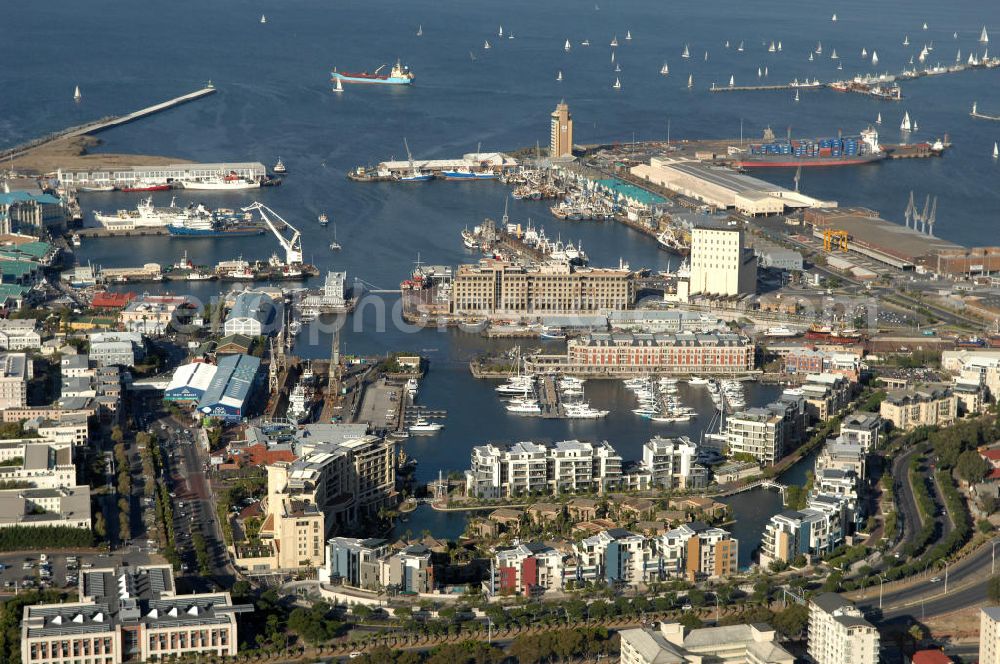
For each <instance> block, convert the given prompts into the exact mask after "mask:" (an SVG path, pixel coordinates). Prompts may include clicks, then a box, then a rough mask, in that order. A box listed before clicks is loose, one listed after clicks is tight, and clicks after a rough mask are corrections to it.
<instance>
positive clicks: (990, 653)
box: [979, 606, 1000, 664]
mask: <svg viewBox="0 0 1000 664" xmlns="http://www.w3.org/2000/svg"><path fill="white" fill-rule="evenodd" d="M979 664H1000V607H997V606H984V607H983V608H982V609H980V610H979Z"/></svg>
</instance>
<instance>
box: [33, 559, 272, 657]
mask: <svg viewBox="0 0 1000 664" xmlns="http://www.w3.org/2000/svg"><path fill="white" fill-rule="evenodd" d="M249 611H253V607H252V606H243V605H234V604H233V603H232V598H231V596H230V594H229V593H228V592H218V593H199V594H192V595H180V594H177V589H176V588H175V587H174V578H173V571H172V569H171V568H170V566H169V565H139V566H133V567H121V568H118V569H117V570H116V569H113V568H107V569H91V570H83V571H82V572H81V573H80V580H79V597H78V598H77V601H75V602H62V603H58V604H35V605H28V606H25V607H24V610H23V620H22V622H21V661H22V662H24V664H71V663H72V664H122V663H123V662H148V661H153V660H157V661H163V660H168V659H171V658H174V657H195V656H200V655H204V656H205V657H207V658H211V657H216V656H220V657H221V656H228V657H233V656H235V655H236V654H237V647H238V643H239V641H238V638H237V636H238V635H237V620H236V614H237V613H244V612H249Z"/></svg>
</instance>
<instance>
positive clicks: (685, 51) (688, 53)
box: [681, 44, 691, 58]
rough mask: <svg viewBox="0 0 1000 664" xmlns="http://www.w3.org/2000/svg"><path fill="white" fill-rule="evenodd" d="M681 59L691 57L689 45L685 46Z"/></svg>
mask: <svg viewBox="0 0 1000 664" xmlns="http://www.w3.org/2000/svg"><path fill="white" fill-rule="evenodd" d="M681 57H682V58H690V57H691V51H689V50H688V46H687V44H684V52H683V53H681Z"/></svg>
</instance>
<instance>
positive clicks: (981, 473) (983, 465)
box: [955, 450, 990, 484]
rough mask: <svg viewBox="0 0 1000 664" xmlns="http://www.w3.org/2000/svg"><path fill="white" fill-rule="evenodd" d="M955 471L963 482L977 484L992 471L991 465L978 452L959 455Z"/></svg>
mask: <svg viewBox="0 0 1000 664" xmlns="http://www.w3.org/2000/svg"><path fill="white" fill-rule="evenodd" d="M955 470H956V471H957V472H958V476H959V477H961V478H962V479H963V480H965V481H966V482H969V483H970V484H975V483H976V482H980V481H982V479H983V478H984V477H986V473H988V472H989V471H990V464H989V462H988V461H987V460H986V459H984V458H983V457H982V456H980V455H979V452H977V451H976V450H966V451H964V452H962V453H961V454H959V455H958V462H957V463H956V464H955Z"/></svg>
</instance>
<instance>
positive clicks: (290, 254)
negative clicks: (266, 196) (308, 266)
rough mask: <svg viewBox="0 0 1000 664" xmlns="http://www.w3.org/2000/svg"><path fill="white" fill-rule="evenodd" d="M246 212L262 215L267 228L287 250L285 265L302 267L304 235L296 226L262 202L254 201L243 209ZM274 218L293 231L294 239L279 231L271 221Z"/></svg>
mask: <svg viewBox="0 0 1000 664" xmlns="http://www.w3.org/2000/svg"><path fill="white" fill-rule="evenodd" d="M243 211H244V212H253V211H257V212H259V213H260V216H261V219H263V220H264V223H265V224H267V227H268V228H270V229H271V232H272V233H274V237H276V238H278V244H280V245H281V247H282V248H283V249H284V250H285V264H286V265H301V264H302V235H301V233H299V231H298V229H296V228H295V226H292V225H291V224H290V223H288V222H287V221H285V220H284V219H282V217H281V215H280V214H278V213H277V212H275V211H274V210H272V209H271V208H269V207H267V206H266V205H264V204H263V203H261V202H260V201H254V202H253V203H251V204H250V205H248V206H246V207H245V208H243ZM271 217H274V218H275V219H277V220H278V221H279V222H280V223H282V224H284V225H285V226H286V227H287V228H290V229H291V231H292V239H291V240H289V239H287V238H286V237H285V236H284V234H283V233H282V232H281V231H279V230H278V227H277V226H276V225H275V224H274V221H273V220H272V219H271Z"/></svg>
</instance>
